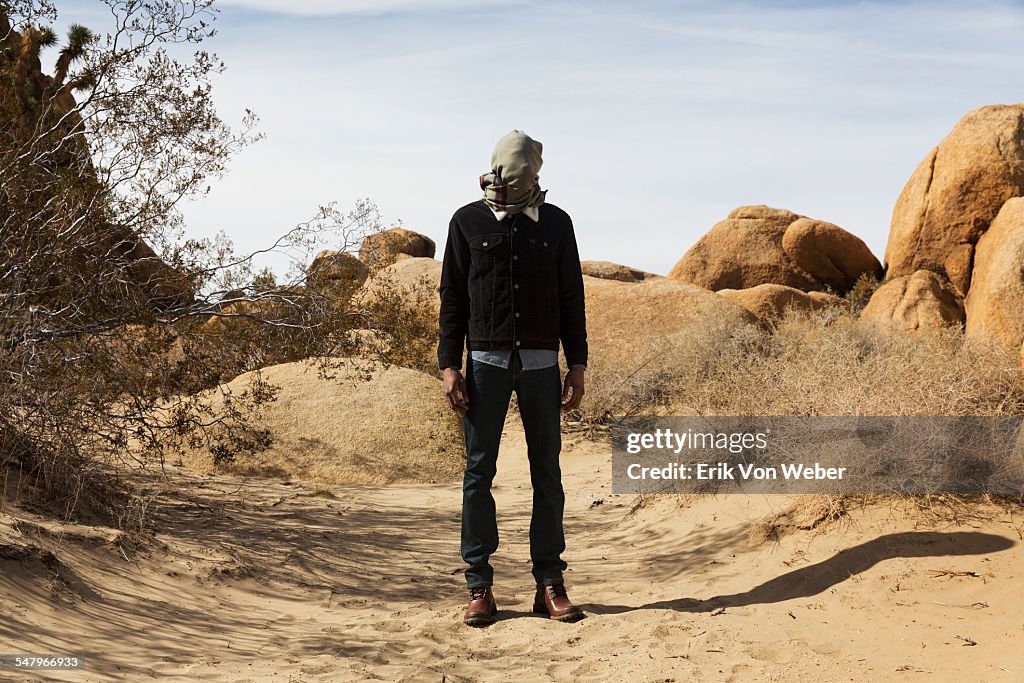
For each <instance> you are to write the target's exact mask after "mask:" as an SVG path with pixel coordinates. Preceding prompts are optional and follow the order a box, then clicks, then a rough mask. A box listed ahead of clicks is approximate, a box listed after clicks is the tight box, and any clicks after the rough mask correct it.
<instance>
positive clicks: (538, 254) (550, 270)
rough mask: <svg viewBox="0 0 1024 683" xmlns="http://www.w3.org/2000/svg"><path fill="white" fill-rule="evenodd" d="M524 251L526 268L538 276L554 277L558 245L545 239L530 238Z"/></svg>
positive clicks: (524, 246)
mask: <svg viewBox="0 0 1024 683" xmlns="http://www.w3.org/2000/svg"><path fill="white" fill-rule="evenodd" d="M525 242H526V243H525V244H524V245H523V251H524V254H525V260H526V263H525V265H526V267H527V268H528V269H529V270H531V271H533V272H534V273H537V274H538V275H545V276H548V275H553V274H554V272H555V265H556V263H557V257H558V251H557V245H556V244H555V243H554V241H552V240H546V239H544V238H543V237H529V238H527V239H526V240H525Z"/></svg>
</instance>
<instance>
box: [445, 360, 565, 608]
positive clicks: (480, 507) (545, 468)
mask: <svg viewBox="0 0 1024 683" xmlns="http://www.w3.org/2000/svg"><path fill="white" fill-rule="evenodd" d="M466 386H467V389H468V393H469V410H468V411H467V412H466V415H465V417H464V419H463V422H464V424H465V432H466V474H465V477H464V479H463V482H462V559H464V560H465V561H466V563H467V564H469V568H468V569H467V570H466V582H467V583H468V584H469V587H470V588H473V587H476V586H489V585H491V584H492V583H493V581H494V569H493V568H492V567H491V565H490V563H489V562H488V560H489V559H490V556H491V555H492V554H493V553H494V552H495V551H496V550H497V549H498V523H497V520H496V519H495V510H494V497H493V496H492V495H491V482H492V481H493V480H494V474H495V472H496V471H497V466H498V444H499V442H500V441H501V430H502V427H503V426H504V424H505V414H506V413H507V412H508V405H509V400H510V399H511V398H512V392H513V391H515V392H516V397H517V398H518V400H519V413H520V415H521V416H522V418H523V429H524V431H525V432H526V445H527V454H528V456H529V459H530V479H531V481H532V482H533V512H532V517H531V519H530V559H531V560H532V561H533V576H534V578H535V579H536V580H537V583H538V584H550V583H560V582H561V581H562V571H563V570H564V569H565V567H566V564H565V562H563V561H562V559H561V555H562V552H564V551H565V535H564V533H563V530H562V511H563V509H564V507H565V494H564V492H563V491H562V470H561V468H560V467H559V465H558V455H559V453H560V452H561V450H562V433H561V419H560V412H561V393H562V387H561V381H560V379H559V370H558V366H557V365H553V366H551V367H549V368H542V369H540V370H527V371H524V370H523V369H522V363H521V361H520V360H519V354H518V353H513V354H512V360H511V362H510V363H509V367H508V368H507V369H502V368H499V367H497V366H494V365H487V364H486V363H480V362H475V361H473V359H472V358H469V359H467V363H466Z"/></svg>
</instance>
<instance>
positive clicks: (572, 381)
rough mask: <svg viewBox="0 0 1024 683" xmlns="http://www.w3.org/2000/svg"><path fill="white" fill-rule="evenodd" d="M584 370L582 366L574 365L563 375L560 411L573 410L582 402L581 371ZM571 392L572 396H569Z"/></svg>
mask: <svg viewBox="0 0 1024 683" xmlns="http://www.w3.org/2000/svg"><path fill="white" fill-rule="evenodd" d="M585 369H586V368H585V367H584V366H582V365H574V366H572V367H571V368H569V372H567V373H565V383H564V384H563V385H562V410H567V411H568V410H575V409H576V408H578V407H579V405H580V402H582V401H583V371H584V370H585ZM570 392H572V396H570V395H569V394H570Z"/></svg>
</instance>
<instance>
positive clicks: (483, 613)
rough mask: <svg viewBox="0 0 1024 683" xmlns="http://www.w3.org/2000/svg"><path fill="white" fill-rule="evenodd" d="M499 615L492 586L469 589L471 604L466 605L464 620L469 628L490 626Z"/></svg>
mask: <svg viewBox="0 0 1024 683" xmlns="http://www.w3.org/2000/svg"><path fill="white" fill-rule="evenodd" d="M497 613H498V605H497V604H496V603H495V602H494V594H493V593H492V592H491V587H490V586H481V587H478V588H470V589H469V604H468V605H466V616H465V617H464V618H463V619H462V620H463V621H464V622H465V623H466V625H467V626H490V625H491V624H493V623H494V615H495V614H497Z"/></svg>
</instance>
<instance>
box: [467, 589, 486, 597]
mask: <svg viewBox="0 0 1024 683" xmlns="http://www.w3.org/2000/svg"><path fill="white" fill-rule="evenodd" d="M486 597H487V586H476V587H474V588H470V589H469V599H470V600H482V599H483V598H486Z"/></svg>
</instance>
